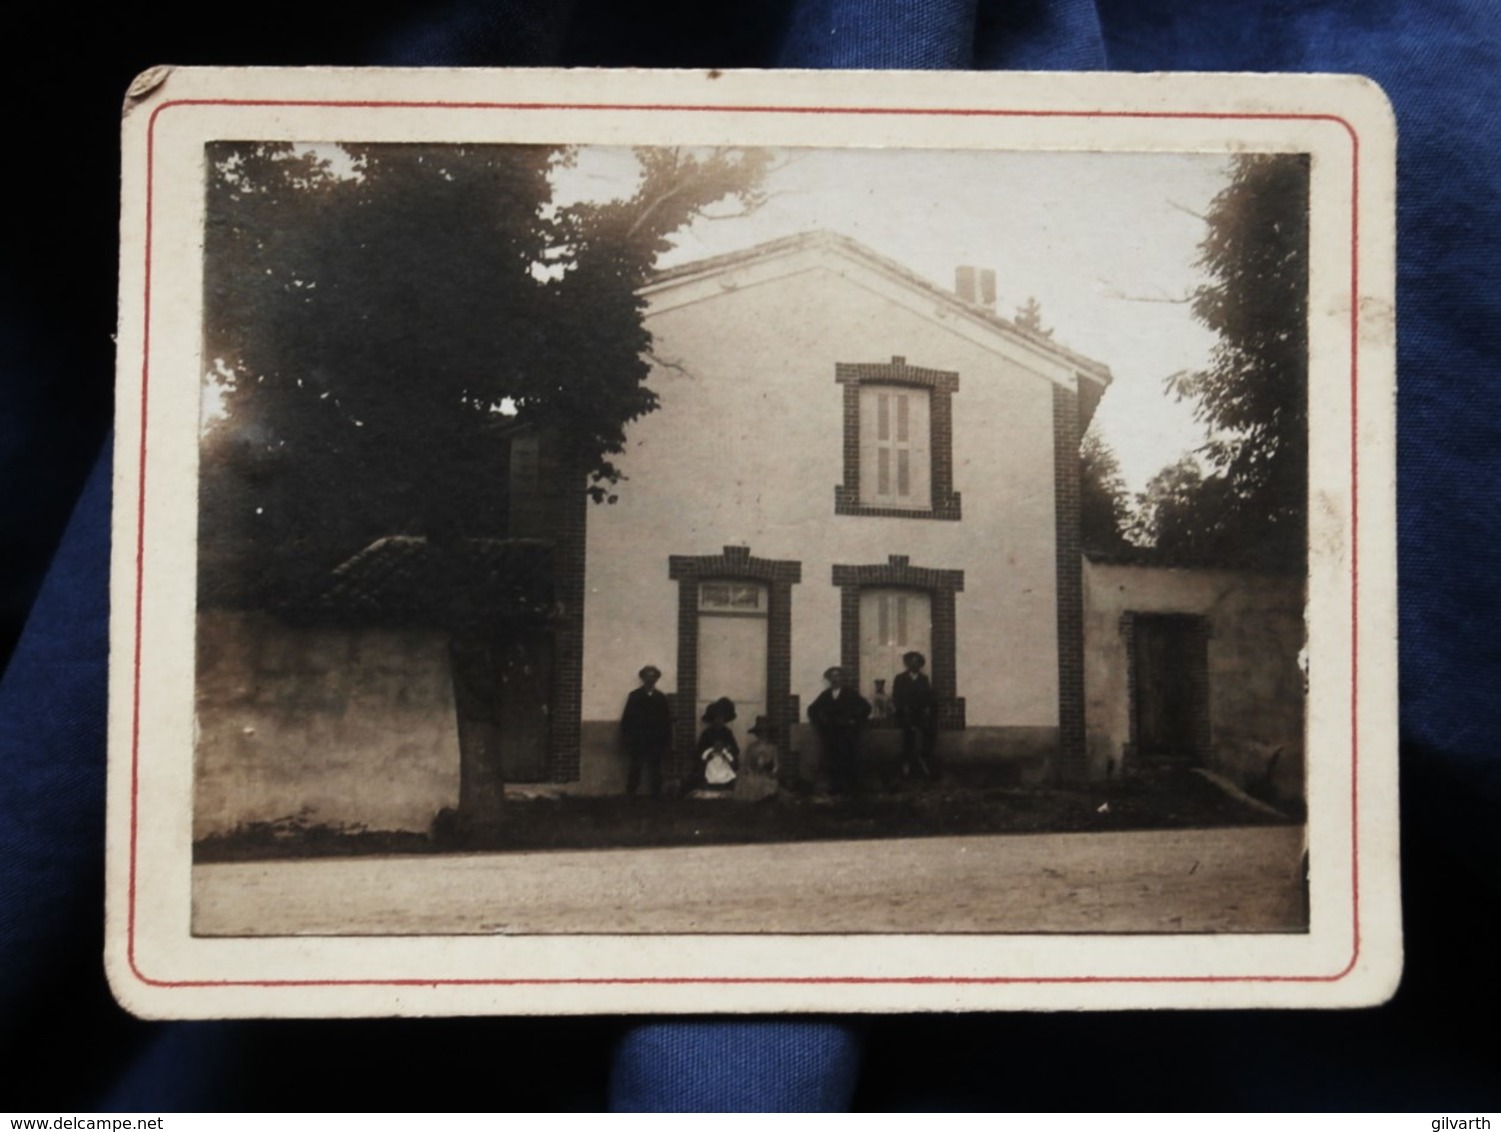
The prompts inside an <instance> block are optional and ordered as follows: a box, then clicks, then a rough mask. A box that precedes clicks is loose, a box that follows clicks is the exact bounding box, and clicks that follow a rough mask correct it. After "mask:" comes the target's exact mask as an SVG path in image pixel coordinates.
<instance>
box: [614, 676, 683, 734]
mask: <svg viewBox="0 0 1501 1132" xmlns="http://www.w3.org/2000/svg"><path fill="white" fill-rule="evenodd" d="M620 735H621V738H622V739H624V740H625V745H626V746H627V747H632V748H638V749H639V748H661V747H670V746H671V745H672V708H671V706H670V705H669V704H668V703H667V697H666V696H665V695H664V694H662V693H661V692H659V691H657V690H656V689H655V688H653V689H652V690H651V691H647V690H646V689H645V688H644V687H643V688H637V689H636V690H635V691H633V692H632V693H631V694H630V695H629V696H627V697H626V698H625V713H624V714H623V715H622V716H621V717H620Z"/></svg>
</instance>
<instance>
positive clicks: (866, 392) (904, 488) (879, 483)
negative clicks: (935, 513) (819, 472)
mask: <svg viewBox="0 0 1501 1132" xmlns="http://www.w3.org/2000/svg"><path fill="white" fill-rule="evenodd" d="M928 417H929V413H928V391H927V390H926V389H916V388H912V387H910V386H903V385H862V386H861V387H860V431H861V434H862V435H861V437H860V502H861V503H864V504H865V505H867V506H870V507H902V508H913V509H917V510H923V511H928V510H931V509H932V507H933V491H932V464H931V460H932V438H931V431H932V430H931V426H930V424H929V420H928Z"/></svg>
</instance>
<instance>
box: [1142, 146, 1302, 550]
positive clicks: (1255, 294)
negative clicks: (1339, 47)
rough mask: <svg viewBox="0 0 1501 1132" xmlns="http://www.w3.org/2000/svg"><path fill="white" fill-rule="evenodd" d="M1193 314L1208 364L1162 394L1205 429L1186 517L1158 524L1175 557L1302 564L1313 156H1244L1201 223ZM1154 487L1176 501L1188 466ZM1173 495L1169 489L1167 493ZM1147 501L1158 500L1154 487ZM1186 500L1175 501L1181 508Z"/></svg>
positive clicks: (1163, 544)
mask: <svg viewBox="0 0 1501 1132" xmlns="http://www.w3.org/2000/svg"><path fill="white" fill-rule="evenodd" d="M1206 220H1207V227H1208V230H1207V233H1206V235H1205V237H1204V240H1203V242H1202V243H1201V244H1200V258H1199V266H1200V267H1201V268H1202V269H1203V270H1204V271H1205V272H1206V274H1207V275H1208V281H1207V282H1206V283H1205V284H1204V285H1202V286H1201V287H1199V288H1198V289H1197V291H1196V292H1195V293H1194V296H1193V300H1192V301H1193V311H1194V314H1195V315H1196V316H1197V317H1198V319H1199V320H1200V321H1201V322H1202V323H1204V325H1205V326H1207V327H1209V328H1210V329H1211V330H1213V331H1215V333H1216V334H1217V335H1218V336H1219V341H1218V343H1217V344H1216V346H1215V348H1214V351H1213V354H1212V356H1211V360H1210V364H1209V366H1208V367H1207V368H1205V369H1203V370H1200V371H1197V372H1190V373H1182V374H1177V375H1174V376H1173V377H1172V378H1170V379H1169V380H1168V388H1169V390H1170V391H1171V392H1173V393H1174V394H1175V395H1176V396H1177V397H1178V398H1179V399H1181V400H1187V401H1191V402H1193V404H1194V406H1195V413H1196V415H1197V417H1198V419H1199V420H1200V421H1201V422H1203V423H1204V424H1205V425H1207V426H1208V427H1209V429H1210V435H1211V439H1210V441H1209V442H1208V443H1207V444H1206V445H1205V446H1204V447H1203V448H1201V449H1200V451H1199V455H1200V457H1201V458H1202V459H1203V461H1204V464H1205V465H1206V467H1205V469H1204V470H1203V474H1202V478H1201V482H1200V483H1199V485H1198V487H1197V488H1196V489H1195V494H1196V495H1197V497H1198V498H1197V500H1196V502H1195V505H1194V506H1193V507H1192V508H1189V509H1187V510H1185V509H1184V508H1183V507H1181V506H1179V505H1178V503H1173V504H1172V505H1171V506H1169V511H1176V512H1177V513H1178V514H1179V515H1180V517H1182V518H1183V519H1184V520H1185V522H1182V523H1180V522H1177V521H1173V522H1166V523H1165V522H1163V521H1162V520H1160V519H1159V520H1157V521H1155V528H1156V539H1157V545H1158V547H1159V548H1160V549H1162V550H1164V551H1168V552H1173V553H1178V554H1180V555H1188V554H1191V555H1192V556H1194V557H1196V558H1208V559H1213V560H1217V561H1222V562H1235V563H1241V564H1248V565H1257V566H1267V567H1285V568H1290V567H1297V566H1301V564H1302V563H1303V562H1304V561H1305V559H1306V546H1307V533H1306V532H1307V507H1306V494H1307V474H1308V159H1307V157H1306V155H1302V154H1243V155H1240V156H1238V157H1236V158H1235V160H1234V164H1233V166H1232V168H1231V176H1230V180H1229V183H1228V184H1227V185H1226V187H1225V188H1224V189H1223V190H1222V191H1221V192H1220V193H1219V195H1218V196H1216V197H1215V199H1214V201H1213V203H1212V204H1211V206H1210V209H1209V213H1208V215H1207V217H1206ZM1164 475H1167V476H1168V478H1169V479H1170V480H1171V481H1172V483H1171V484H1168V483H1167V482H1164V483H1162V484H1159V485H1158V489H1159V494H1161V493H1163V492H1165V493H1166V495H1165V497H1164V498H1165V499H1175V498H1176V496H1177V495H1178V494H1179V493H1181V492H1182V491H1183V490H1184V488H1185V485H1186V483H1187V481H1188V479H1190V478H1191V476H1190V475H1189V473H1188V471H1187V468H1186V466H1185V465H1182V464H1180V465H1178V466H1176V467H1175V468H1173V469H1168V470H1167V472H1165V473H1164ZM1169 488H1170V489H1171V490H1169ZM1148 494H1149V495H1151V494H1153V491H1152V489H1151V488H1149V489H1148ZM1180 502H1181V501H1180Z"/></svg>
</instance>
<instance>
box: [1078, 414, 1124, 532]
mask: <svg viewBox="0 0 1501 1132" xmlns="http://www.w3.org/2000/svg"><path fill="white" fill-rule="evenodd" d="M1130 518H1131V510H1130V500H1129V497H1128V496H1127V494H1126V481H1125V479H1124V478H1123V477H1122V476H1121V468H1120V461H1119V460H1118V459H1117V458H1116V455H1115V452H1114V451H1113V450H1112V449H1111V447H1110V445H1109V444H1107V443H1106V442H1105V440H1104V439H1103V438H1102V437H1101V436H1100V433H1099V431H1098V430H1097V429H1095V428H1093V427H1091V428H1090V429H1089V430H1088V431H1087V432H1085V434H1084V439H1083V440H1082V441H1081V442H1080V444H1079V526H1080V544H1081V545H1082V547H1083V548H1084V550H1085V551H1087V552H1093V553H1096V554H1113V553H1120V552H1123V551H1125V550H1127V549H1129V547H1130V544H1129V543H1128V542H1127V540H1126V528H1127V525H1128V523H1129V521H1130Z"/></svg>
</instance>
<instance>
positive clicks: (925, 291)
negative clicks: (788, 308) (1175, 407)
mask: <svg viewBox="0 0 1501 1132" xmlns="http://www.w3.org/2000/svg"><path fill="white" fill-rule="evenodd" d="M805 253H815V254H817V253H821V254H823V255H825V256H831V257H835V258H839V259H842V260H844V261H846V262H848V263H851V264H853V265H855V266H856V267H858V268H863V269H864V270H866V271H870V272H874V273H875V274H877V275H879V276H881V277H884V278H885V279H886V280H888V281H890V282H892V283H896V284H898V285H899V286H900V287H901V288H903V289H905V290H907V291H909V292H910V293H912V294H913V295H914V296H915V297H917V298H920V299H922V300H923V301H924V303H925V304H927V310H929V311H931V310H932V309H933V306H934V305H935V304H936V306H937V308H938V309H939V310H942V311H943V312H945V313H946V314H948V315H950V316H951V317H953V318H955V319H957V320H960V321H961V322H962V324H964V325H966V326H967V327H969V328H972V329H974V330H977V331H979V332H980V333H982V334H988V335H992V336H994V338H995V339H996V340H997V341H999V342H1004V343H1005V344H1006V345H1007V346H1008V347H1011V348H1013V349H1015V348H1017V347H1020V348H1022V349H1024V350H1026V351H1027V352H1029V353H1032V354H1035V355H1036V356H1038V358H1039V359H1040V360H1043V361H1044V362H1046V363H1050V368H1061V369H1064V370H1067V371H1068V372H1070V373H1072V374H1073V375H1075V376H1076V377H1077V378H1078V379H1079V383H1078V389H1079V394H1080V414H1081V418H1082V424H1084V425H1087V424H1088V422H1089V418H1090V417H1092V416H1093V415H1094V408H1095V405H1096V404H1097V403H1098V402H1099V399H1100V396H1101V395H1102V394H1103V393H1104V392H1105V387H1106V386H1108V385H1109V384H1110V380H1111V374H1110V367H1109V366H1107V365H1105V364H1104V363H1103V362H1098V361H1095V360H1094V359H1093V358H1088V357H1085V356H1084V355H1083V354H1080V353H1076V352H1075V351H1073V350H1070V349H1068V348H1067V347H1066V346H1063V345H1060V344H1059V343H1057V342H1055V341H1053V339H1052V338H1050V337H1048V336H1047V335H1045V334H1040V333H1038V332H1036V331H1033V330H1027V329H1026V328H1024V327H1022V326H1019V325H1018V324H1017V323H1016V322H1014V321H1012V320H1011V319H1009V318H1004V317H1002V316H1001V315H999V314H997V313H996V312H995V311H994V310H992V309H991V308H989V307H987V306H985V305H983V304H980V303H971V302H966V301H965V300H964V299H961V298H960V297H959V296H958V295H957V294H955V293H954V292H953V291H950V290H947V289H946V288H943V287H939V286H937V285H936V284H934V283H932V282H930V281H929V280H927V279H924V278H923V277H922V276H921V275H919V274H917V272H915V271H913V270H911V269H910V268H908V267H904V266H903V265H902V264H900V263H897V262H896V261H895V260H892V259H888V258H887V257H886V256H883V255H881V254H880V253H879V252H876V251H874V250H872V249H871V248H869V247H866V246H865V245H864V244H862V243H860V241H858V240H854V239H851V238H850V237H848V236H844V235H840V234H839V233H837V232H828V231H822V230H816V231H811V232H800V233H797V234H796V235H792V236H784V237H782V238H780V239H776V240H769V241H767V242H766V243H763V244H756V245H755V246H754V247H749V248H744V249H742V250H740V251H734V252H727V253H725V254H723V255H717V256H710V257H708V258H706V259H699V260H694V261H693V262H691V263H684V264H679V265H677V266H676V267H669V268H665V269H664V270H662V271H659V272H657V273H656V275H655V276H653V278H652V280H651V282H649V283H648V284H647V285H646V286H645V287H643V288H642V289H641V294H642V296H643V297H645V298H647V299H649V300H651V301H652V303H653V305H654V307H656V309H658V310H661V309H671V308H672V307H674V306H677V305H680V304H684V303H687V302H692V301H695V296H694V294H693V292H694V291H695V290H699V289H698V288H694V287H693V284H697V283H703V282H708V281H711V280H712V279H713V278H714V277H716V276H719V277H723V276H726V275H728V274H730V273H732V272H736V271H745V270H749V269H760V270H761V271H764V272H766V273H767V275H768V276H769V277H773V278H774V277H776V276H777V274H778V272H777V268H778V267H779V266H783V265H785V267H786V268H787V271H788V272H789V273H791V272H792V271H796V270H799V268H798V267H797V266H796V264H795V261H796V259H797V258H799V257H804V256H805ZM700 297H701V296H700ZM928 317H932V316H931V314H929V315H928Z"/></svg>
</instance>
